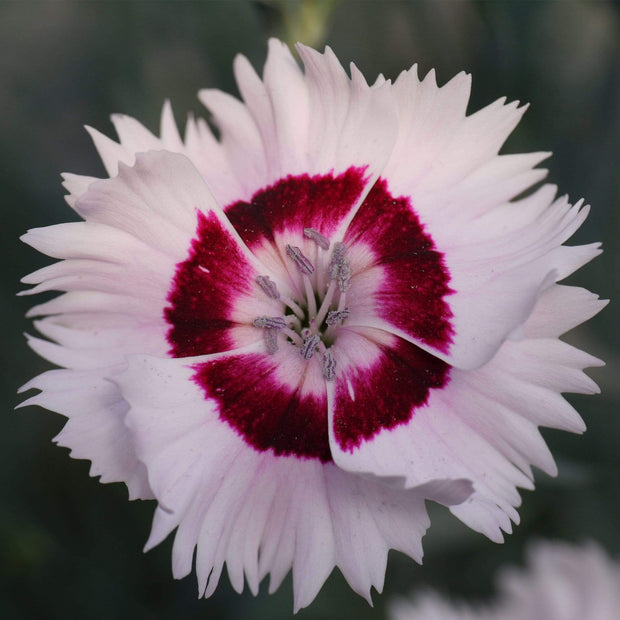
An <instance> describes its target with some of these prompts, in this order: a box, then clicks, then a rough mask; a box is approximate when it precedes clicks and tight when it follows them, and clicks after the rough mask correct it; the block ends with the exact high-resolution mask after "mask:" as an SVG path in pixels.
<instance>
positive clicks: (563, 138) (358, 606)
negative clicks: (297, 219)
mask: <svg viewBox="0 0 620 620" xmlns="http://www.w3.org/2000/svg"><path fill="white" fill-rule="evenodd" d="M305 4H306V5H307V4H308V3H305ZM311 4H313V6H312V7H310V9H311V10H308V6H305V7H303V6H302V5H301V4H300V3H299V2H295V1H292V0H291V1H289V2H287V1H286V0H285V1H284V2H261V3H253V2H244V1H235V0H226V1H222V2H216V1H211V2H41V3H39V2H28V1H23V2H7V1H6V0H5V1H4V2H2V3H0V140H1V148H0V184H1V187H2V225H1V226H0V235H1V243H2V248H3V250H2V251H3V260H2V268H3V271H2V305H1V306H0V313H1V321H2V325H3V327H4V329H3V343H2V344H3V346H2V378H1V386H2V390H3V395H4V398H3V401H2V402H3V404H4V406H3V412H2V417H1V421H2V422H1V423H2V427H1V431H0V442H1V445H0V463H1V466H0V488H1V489H2V500H1V504H0V571H2V572H3V574H2V575H1V577H0V617H2V618H4V619H7V620H8V619H12V618H20V619H21V618H48V619H53V618H65V617H72V618H85V619H91V618H93V619H94V618H124V617H133V618H210V619H218V618H224V619H233V618H235V619H236V618H270V619H278V618H288V617H290V616H291V615H292V614H291V611H292V588H291V582H290V578H289V579H288V580H287V581H286V582H285V584H284V585H283V586H282V587H281V589H280V590H279V592H278V593H277V594H275V595H273V596H268V595H267V594H266V584H263V587H262V588H261V594H260V595H259V596H258V597H257V598H253V597H252V596H251V595H249V594H248V593H244V594H243V595H241V596H239V595H237V594H235V593H234V592H233V591H232V589H231V587H230V585H229V584H228V581H227V578H226V577H223V578H222V581H221V584H220V587H219V589H218V591H217V593H216V595H215V596H214V597H213V598H211V599H210V600H198V599H197V598H196V588H195V578H194V576H191V577H188V578H186V579H184V580H182V581H180V582H177V581H173V580H172V577H171V569H170V551H171V541H170V540H169V541H167V542H166V543H165V544H163V545H161V546H160V547H159V548H157V549H156V550H154V551H152V552H150V553H149V554H148V555H143V554H142V552H141V547H142V544H143V543H144V541H145V540H146V537H147V534H148V531H149V527H150V516H151V513H152V510H153V505H152V503H150V502H133V503H129V502H127V493H126V490H125V488H124V487H123V486H122V485H121V484H113V485H100V484H99V483H98V482H97V480H95V479H92V478H90V477H89V475H88V470H89V464H88V463H87V462H85V461H74V460H71V459H70V458H69V456H68V451H67V450H65V449H59V448H56V447H54V446H53V444H52V443H51V439H52V437H54V435H55V434H56V433H57V432H58V431H59V430H60V429H61V427H62V424H63V420H62V418H61V417H60V416H57V415H54V414H51V413H48V412H46V411H44V410H42V409H39V408H35V407H31V408H27V409H25V410H20V411H19V412H17V413H15V412H13V407H14V405H15V404H16V403H17V402H19V400H20V399H19V398H18V397H17V396H16V394H15V392H16V389H17V388H18V387H19V386H20V385H21V384H23V383H24V382H26V381H27V380H28V379H30V378H31V377H32V376H34V375H36V374H38V373H40V372H42V371H44V370H46V369H48V368H49V367H50V366H49V365H48V364H47V363H45V362H44V361H42V360H41V359H39V358H38V357H37V356H36V355H35V354H34V353H32V352H30V351H29V349H28V348H27V347H26V345H25V342H24V339H23V337H22V332H24V331H26V330H32V329H33V328H32V326H31V325H30V324H29V322H28V321H26V320H25V319H24V318H23V317H24V313H25V311H26V310H27V308H28V307H29V306H30V305H31V303H32V300H30V299H24V298H16V297H15V293H16V292H17V291H18V290H19V289H20V288H21V287H20V284H19V278H20V277H21V276H22V275H24V274H26V273H29V272H31V271H33V270H34V269H35V268H38V267H40V266H42V265H44V264H47V263H48V262H49V260H46V259H45V258H44V257H42V256H38V255H37V254H36V253H35V252H34V251H32V250H30V249H29V248H27V247H26V246H23V245H22V244H20V243H19V242H18V241H17V238H18V236H19V235H20V234H21V233H23V232H24V231H26V230H27V229H28V228H31V227H36V226H43V225H48V224H53V223H57V222H62V221H67V220H69V219H71V218H72V217H74V216H73V214H72V212H71V210H70V209H68V207H67V206H66V205H65V203H64V200H63V193H64V192H63V190H62V188H61V186H60V179H59V176H58V175H59V173H60V172H63V171H71V172H77V173H84V174H92V175H103V168H102V166H101V164H100V162H99V161H98V158H97V155H96V154H95V151H94V149H93V148H92V146H91V144H90V140H89V138H88V136H87V134H86V132H85V131H84V130H83V129H82V125H84V124H89V125H92V126H94V127H97V128H98V129H100V130H102V131H103V132H104V133H107V134H109V135H113V131H112V126H111V124H110V122H109V115H110V113H112V112H124V113H126V114H129V115H132V116H134V117H136V118H138V119H140V120H141V121H143V122H144V123H145V124H146V125H147V126H148V127H150V128H151V129H152V130H157V128H158V119H159V114H160V110H161V106H162V103H163V101H164V99H165V98H170V99H171V100H172V102H173V105H174V109H175V111H176V114H177V120H178V121H179V122H181V123H183V119H184V115H185V114H186V112H187V111H194V112H196V113H198V114H202V113H203V111H202V110H201V108H200V104H199V103H198V102H197V100H196V98H195V94H196V92H197V91H198V89H199V88H202V87H207V86H209V87H218V88H222V89H224V90H227V91H233V92H236V89H235V85H234V81H233V77H232V71H231V62H232V59H233V57H234V55H235V54H236V53H238V52H241V53H243V54H246V55H247V56H248V57H249V58H250V60H251V61H252V62H253V63H254V65H255V66H257V67H260V66H261V65H262V63H263V61H264V58H265V53H266V39H267V37H268V36H271V35H274V34H277V35H280V36H283V37H285V38H292V37H294V36H302V37H303V36H305V37H307V39H306V41H307V42H309V43H313V44H317V45H319V44H322V43H323V42H322V41H321V40H320V39H321V38H323V39H324V42H326V43H328V44H329V45H331V46H332V47H333V48H334V50H335V52H336V54H337V55H338V56H339V58H340V59H341V61H342V62H343V63H345V64H347V63H348V62H349V61H354V62H355V63H356V64H357V65H358V67H359V68H360V69H361V70H362V71H363V72H364V74H365V75H366V76H367V77H368V78H369V79H374V77H375V76H376V74H378V73H380V72H382V73H384V74H385V75H386V77H389V78H394V77H396V75H397V74H398V73H399V72H400V71H401V70H402V69H404V68H408V67H409V66H410V65H411V64H412V63H413V62H418V63H419V65H420V70H421V74H424V73H426V72H427V71H428V70H429V69H431V68H432V67H434V68H436V70H437V75H438V80H439V82H440V83H444V82H446V81H447V80H448V79H449V78H450V77H452V75H454V74H455V73H457V72H458V71H461V70H466V71H469V72H471V73H472V74H473V93H472V101H471V106H470V110H475V109H477V108H479V107H481V106H483V105H485V104H487V103H489V102H491V101H492V100H494V99H496V98H498V97H500V96H504V95H505V96H507V97H508V98H509V99H520V100H522V101H528V102H530V103H531V108H530V110H529V111H528V112H527V114H526V115H525V118H524V120H523V122H522V123H521V124H520V125H519V127H518V128H517V130H516V131H515V133H514V135H513V136H512V137H511V138H510V140H509V142H508V144H507V146H506V147H505V149H504V150H505V151H506V152H516V151H521V150H523V151H534V150H552V151H553V152H554V157H553V158H552V159H551V160H550V161H548V162H546V164H547V166H548V167H549V169H550V176H549V178H550V179H551V180H552V181H553V182H555V183H557V184H558V186H559V188H560V191H561V192H567V193H569V195H570V196H571V198H572V199H573V200H576V199H578V198H580V197H581V196H582V195H583V196H585V197H586V199H587V200H588V201H589V202H590V203H591V204H592V205H593V210H592V213H591V215H590V217H589V219H588V221H587V222H586V224H585V225H584V226H583V227H582V229H581V230H580V231H579V232H578V233H577V235H576V236H575V238H574V240H573V242H574V243H576V242H582V243H585V242H591V241H596V240H601V241H603V242H604V244H605V249H606V251H605V254H604V255H603V256H602V257H601V258H598V259H597V260H595V261H594V262H593V263H592V264H591V265H589V266H587V267H586V268H585V269H582V270H581V271H580V272H579V273H578V274H577V275H576V276H574V277H573V278H572V279H571V282H572V283H574V284H579V285H583V286H586V287H588V288H590V289H591V290H594V291H596V292H598V293H599V294H601V296H603V297H606V298H609V297H611V298H613V297H614V296H615V295H614V294H615V292H616V291H618V289H619V287H620V244H619V243H618V234H619V232H620V209H619V207H620V201H619V198H620V181H619V179H620V10H619V5H618V3H614V2H587V1H582V2H574V1H568V0H564V1H561V2H523V1H520V2H465V1H463V2H436V1H432V0H430V1H417V2H413V1H402V2H389V1H376V2H353V1H342V2H334V1H332V0H324V1H323V2H321V1H320V0H318V1H317V2H314V3H311ZM319 5H320V6H319ZM304 20H306V22H307V23H306V22H304ZM308 20H310V21H311V20H315V21H314V22H313V23H310V22H309V21H308ZM316 20H318V22H317V21H316ZM321 20H322V21H321ZM296 33H301V34H296ZM39 301H40V300H39ZM617 319H618V312H617V310H616V307H614V306H613V305H612V306H611V307H610V308H607V309H606V310H604V311H603V313H602V314H601V315H600V316H598V317H596V318H595V319H594V320H593V321H591V322H590V323H588V324H587V325H586V326H583V327H580V328H578V329H577V330H575V332H574V333H573V334H570V335H569V336H568V339H569V340H570V341H571V342H574V343H575V344H578V345H580V346H583V347H584V348H586V349H587V350H588V351H589V352H591V353H593V354H595V355H597V356H599V357H601V358H603V359H605V360H606V361H607V367H606V368H604V369H596V370H593V371H592V372H591V375H592V376H593V377H594V378H595V379H596V380H597V381H598V382H599V383H600V385H601V387H602V390H603V393H602V395H601V396H595V397H588V398H585V397H584V398H582V397H579V398H572V397H571V400H572V402H574V403H575V404H576V406H577V408H578V409H579V410H580V411H581V412H582V414H583V415H584V418H585V420H586V422H587V424H588V427H589V430H588V432H587V433H586V434H585V436H583V437H579V436H573V435H567V434H562V433H560V432H556V431H545V436H546V437H547V438H548V440H549V443H550V444H551V447H552V450H553V452H554V454H555V455H556V457H557V460H558V463H559V467H560V475H559V477H558V478H557V479H551V478H549V477H547V476H545V475H543V474H541V473H540V472H538V475H537V490H536V492H534V493H531V492H523V506H522V508H521V511H520V513H521V519H522V522H521V524H520V525H519V526H517V527H516V528H515V533H514V534H513V535H512V536H509V537H508V538H507V541H506V543H505V544H504V545H495V544H494V543H491V542H490V541H488V540H486V539H485V538H484V537H482V536H481V535H478V534H476V533H474V532H472V531H470V530H469V529H467V528H466V527H465V526H463V525H462V524H460V522H458V521H457V520H456V519H454V518H453V517H451V516H450V515H449V513H448V512H447V511H446V510H445V509H443V508H441V507H437V506H431V513H432V519H433V524H432V527H431V529H430V531H429V534H428V535H427V537H426V539H425V549H426V558H425V563H424V565H423V566H418V565H416V564H415V563H414V562H413V561H411V560H409V559H407V558H405V557H403V556H401V555H399V554H396V553H392V554H391V556H390V562H389V568H388V573H387V578H386V588H385V594H384V595H382V596H378V595H376V594H375V608H374V609H373V608H370V607H369V606H368V605H367V604H366V603H365V602H364V601H363V600H362V599H361V598H359V597H358V596H357V595H355V594H354V593H353V592H351V591H350V590H349V589H348V587H347V586H346V585H345V583H344V580H343V579H342V577H341V575H340V574H339V573H338V572H337V571H336V572H335V573H334V574H333V575H332V577H331V578H330V579H329V581H328V582H327V584H326V585H325V587H324V588H323V590H322V591H321V593H320V594H319V596H318V597H317V600H316V601H315V602H314V603H313V605H311V606H310V607H309V608H308V609H306V610H303V611H302V612H300V613H299V615H298V617H299V618H300V620H303V619H306V618H307V619H319V618H321V619H328V618H349V617H358V618H360V619H363V618H382V617H384V610H385V603H386V601H387V600H388V599H389V595H390V594H393V593H405V592H408V591H410V590H411V588H412V587H422V586H424V585H429V586H431V587H434V588H437V589H440V590H441V591H443V592H445V593H448V594H450V595H453V596H463V597H467V598H476V597H481V596H485V595H487V594H488V593H489V592H490V591H491V589H492V575H493V573H494V571H495V569H496V567H497V566H499V565H500V564H503V563H506V562H513V563H516V562H520V561H521V558H522V549H523V545H524V544H525V542H526V541H527V540H528V539H530V538H532V537H552V538H556V537H557V538H563V539H567V540H581V539H585V538H594V539H596V540H598V541H600V542H601V543H602V544H603V545H604V546H605V547H606V548H607V549H608V550H609V551H610V552H611V553H615V554H617V553H618V552H620V533H619V532H620V528H619V527H618V525H619V524H620V494H619V491H618V488H619V486H618V479H619V478H620V459H619V457H618V448H617V446H618V444H619V443H620V417H619V416H618V401H619V400H620V387H619V386H620V380H619V379H618V377H619V373H618V369H619V367H620V348H619V345H620V330H617V329H616V328H615V327H616V323H617Z"/></svg>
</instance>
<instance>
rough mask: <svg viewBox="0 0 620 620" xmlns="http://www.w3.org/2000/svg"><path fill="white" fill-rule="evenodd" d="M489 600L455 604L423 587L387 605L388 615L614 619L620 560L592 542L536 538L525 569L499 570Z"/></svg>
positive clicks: (452, 619)
mask: <svg viewBox="0 0 620 620" xmlns="http://www.w3.org/2000/svg"><path fill="white" fill-rule="evenodd" d="M498 584H499V596H498V597H497V598H496V599H495V600H494V601H493V602H492V603H488V604H487V605H484V606H483V605H480V604H471V605H467V604H465V603H455V602H452V601H448V600H447V599H444V598H443V597H442V596H440V595H439V594H437V593H434V592H431V591H427V592H423V593H421V594H418V595H416V596H414V597H413V598H412V599H411V600H405V599H403V600H399V601H395V602H394V603H393V604H392V605H391V610H390V618H391V620H617V618H618V615H619V612H620V565H619V564H618V562H617V561H613V560H611V559H610V558H609V556H608V555H607V554H606V553H605V551H604V550H603V549H602V548H601V547H599V546H598V545H597V544H595V543H592V542H590V543H587V544H583V545H580V546H576V545H571V544H568V543H560V542H538V543H535V544H533V545H531V546H530V547H529V548H528V553H527V566H526V568H525V569H517V568H508V569H504V570H503V571H502V572H500V574H499V579H498Z"/></svg>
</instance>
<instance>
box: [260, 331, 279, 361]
mask: <svg viewBox="0 0 620 620" xmlns="http://www.w3.org/2000/svg"><path fill="white" fill-rule="evenodd" d="M263 340H264V341H265V348H266V349H267V353H269V355H273V354H274V353H275V352H276V351H277V350H278V330H277V329H270V328H266V329H264V330H263Z"/></svg>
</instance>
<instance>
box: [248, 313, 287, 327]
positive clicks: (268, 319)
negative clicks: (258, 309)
mask: <svg viewBox="0 0 620 620" xmlns="http://www.w3.org/2000/svg"><path fill="white" fill-rule="evenodd" d="M252 325H254V327H263V328H266V329H284V328H285V327H286V321H285V320H284V319H283V318H282V317H281V316H259V317H258V318H256V319H254V321H253V322H252Z"/></svg>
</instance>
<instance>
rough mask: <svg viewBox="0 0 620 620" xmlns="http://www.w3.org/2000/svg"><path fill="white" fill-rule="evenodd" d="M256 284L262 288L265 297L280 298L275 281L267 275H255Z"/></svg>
mask: <svg viewBox="0 0 620 620" xmlns="http://www.w3.org/2000/svg"><path fill="white" fill-rule="evenodd" d="M255 281H256V284H258V286H260V287H261V288H262V289H263V292H264V293H265V295H267V297H270V298H271V299H280V293H279V292H278V289H277V287H276V283H275V282H274V281H273V280H270V279H269V276H256V280H255Z"/></svg>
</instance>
